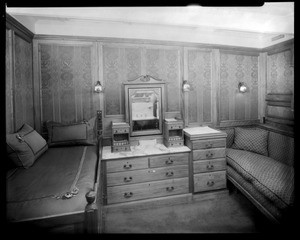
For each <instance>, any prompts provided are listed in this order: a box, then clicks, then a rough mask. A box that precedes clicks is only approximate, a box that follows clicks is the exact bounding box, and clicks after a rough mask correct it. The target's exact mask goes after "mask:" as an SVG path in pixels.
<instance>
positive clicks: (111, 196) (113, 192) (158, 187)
mask: <svg viewBox="0 0 300 240" xmlns="http://www.w3.org/2000/svg"><path fill="white" fill-rule="evenodd" d="M188 191H189V181H188V178H176V179H172V180H163V181H155V182H147V183H138V184H130V185H124V186H115V187H108V188H107V203H108V204H112V203H121V202H129V201H134V200H139V199H148V198H154V197H163V196H168V195H176V194H183V193H188Z"/></svg>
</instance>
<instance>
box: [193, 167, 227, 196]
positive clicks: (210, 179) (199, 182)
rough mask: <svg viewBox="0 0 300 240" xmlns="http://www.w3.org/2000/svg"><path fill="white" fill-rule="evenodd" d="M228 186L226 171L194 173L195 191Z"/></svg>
mask: <svg viewBox="0 0 300 240" xmlns="http://www.w3.org/2000/svg"><path fill="white" fill-rule="evenodd" d="M221 188H226V171H218V172H211V173H198V174H195V175H194V192H202V191H209V190H215V189H221Z"/></svg>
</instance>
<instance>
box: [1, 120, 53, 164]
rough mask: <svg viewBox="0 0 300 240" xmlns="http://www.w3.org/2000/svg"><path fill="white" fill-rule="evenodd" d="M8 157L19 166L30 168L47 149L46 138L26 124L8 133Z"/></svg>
mask: <svg viewBox="0 0 300 240" xmlns="http://www.w3.org/2000/svg"><path fill="white" fill-rule="evenodd" d="M6 147H7V154H8V158H9V159H11V160H12V161H13V163H14V164H15V165H16V166H17V167H24V168H26V169H27V168H29V167H30V166H32V165H33V163H34V162H35V160H36V159H38V158H39V157H40V156H41V155H42V154H43V153H44V152H45V151H46V150H47V149H48V145H47V142H46V140H45V139H44V138H43V137H42V136H41V135H40V134H39V133H38V132H36V131H35V130H34V129H33V128H32V127H30V126H29V125H27V124H24V125H23V126H22V127H21V128H20V129H19V130H18V131H17V132H16V133H13V134H7V135H6Z"/></svg>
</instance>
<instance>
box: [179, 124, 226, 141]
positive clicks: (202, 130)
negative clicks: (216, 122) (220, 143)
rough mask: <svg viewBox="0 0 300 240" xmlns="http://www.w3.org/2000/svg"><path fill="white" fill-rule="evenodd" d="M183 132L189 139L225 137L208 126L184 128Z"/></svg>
mask: <svg viewBox="0 0 300 240" xmlns="http://www.w3.org/2000/svg"><path fill="white" fill-rule="evenodd" d="M183 131H184V134H185V135H186V136H189V137H191V138H197V137H198V138H201V137H206V136H226V134H225V133H223V132H221V131H218V130H216V129H213V128H210V127H208V126H203V127H192V128H184V129H183Z"/></svg>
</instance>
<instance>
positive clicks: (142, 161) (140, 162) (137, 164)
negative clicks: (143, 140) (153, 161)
mask: <svg viewBox="0 0 300 240" xmlns="http://www.w3.org/2000/svg"><path fill="white" fill-rule="evenodd" d="M143 168H148V158H147V157H145V158H134V159H126V160H112V161H107V162H106V172H107V173H110V172H121V171H129V170H136V169H143Z"/></svg>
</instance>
